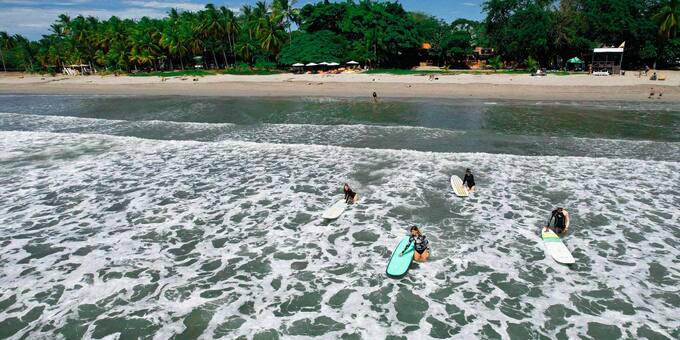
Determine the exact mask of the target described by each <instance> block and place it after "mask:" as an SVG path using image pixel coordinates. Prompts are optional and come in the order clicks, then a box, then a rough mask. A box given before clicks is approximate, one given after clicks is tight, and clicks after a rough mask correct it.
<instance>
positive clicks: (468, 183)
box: [463, 168, 475, 192]
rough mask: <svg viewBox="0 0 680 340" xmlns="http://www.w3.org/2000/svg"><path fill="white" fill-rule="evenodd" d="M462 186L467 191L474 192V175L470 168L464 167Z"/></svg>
mask: <svg viewBox="0 0 680 340" xmlns="http://www.w3.org/2000/svg"><path fill="white" fill-rule="evenodd" d="M463 187H465V188H466V189H467V191H468V192H475V176H474V175H473V174H472V170H470V168H467V169H465V177H463Z"/></svg>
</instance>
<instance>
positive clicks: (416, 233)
mask: <svg viewBox="0 0 680 340" xmlns="http://www.w3.org/2000/svg"><path fill="white" fill-rule="evenodd" d="M410 232H411V237H409V238H408V244H407V245H406V248H404V250H408V249H409V247H410V246H411V243H413V247H414V248H415V251H416V252H415V253H414V254H413V260H415V261H418V262H425V261H427V258H428V257H430V242H429V241H428V240H427V238H425V235H423V234H422V233H421V232H420V229H418V227H416V226H412V227H411V230H410ZM401 255H404V252H403V251H402V252H401Z"/></svg>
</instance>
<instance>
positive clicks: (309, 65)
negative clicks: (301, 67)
mask: <svg viewBox="0 0 680 340" xmlns="http://www.w3.org/2000/svg"><path fill="white" fill-rule="evenodd" d="M305 66H308V67H314V66H319V64H317V63H309V64H307V65H305Z"/></svg>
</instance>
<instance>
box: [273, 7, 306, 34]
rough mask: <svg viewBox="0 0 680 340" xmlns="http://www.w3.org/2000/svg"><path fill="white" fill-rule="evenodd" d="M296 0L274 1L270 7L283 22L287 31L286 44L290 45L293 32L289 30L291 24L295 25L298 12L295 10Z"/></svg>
mask: <svg viewBox="0 0 680 340" xmlns="http://www.w3.org/2000/svg"><path fill="white" fill-rule="evenodd" d="M296 2H297V0H274V5H273V6H272V7H273V8H274V9H276V11H278V12H279V13H280V14H281V16H282V17H283V20H284V21H285V25H286V28H287V29H288V43H289V44H291V43H292V40H293V32H292V30H291V23H293V22H294V23H297V24H299V22H298V18H299V14H300V11H299V10H298V9H296V8H293V6H295V3H296Z"/></svg>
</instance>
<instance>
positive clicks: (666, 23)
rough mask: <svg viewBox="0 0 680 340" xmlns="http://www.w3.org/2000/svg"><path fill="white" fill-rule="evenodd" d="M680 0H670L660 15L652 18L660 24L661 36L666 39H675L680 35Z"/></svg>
mask: <svg viewBox="0 0 680 340" xmlns="http://www.w3.org/2000/svg"><path fill="white" fill-rule="evenodd" d="M678 2H679V0H668V2H667V3H666V4H665V5H664V6H663V7H662V8H661V10H660V11H659V13H657V14H656V15H654V16H653V17H652V18H653V19H654V21H656V22H657V23H658V24H659V34H660V35H662V36H663V37H665V38H666V39H671V38H675V36H676V35H677V34H678V21H680V6H678Z"/></svg>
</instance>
